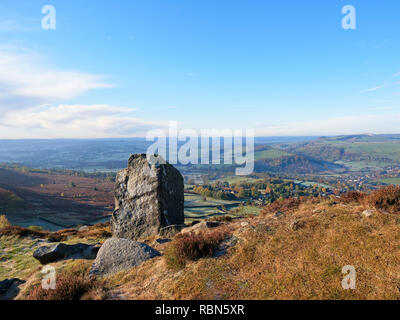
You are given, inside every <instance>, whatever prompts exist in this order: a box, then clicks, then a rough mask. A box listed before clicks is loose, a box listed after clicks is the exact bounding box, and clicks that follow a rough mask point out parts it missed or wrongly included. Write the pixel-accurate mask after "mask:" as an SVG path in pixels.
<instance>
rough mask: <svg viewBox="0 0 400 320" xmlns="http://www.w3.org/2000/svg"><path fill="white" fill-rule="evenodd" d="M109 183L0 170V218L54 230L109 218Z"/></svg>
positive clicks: (76, 176) (111, 201)
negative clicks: (0, 216) (4, 215)
mask: <svg viewBox="0 0 400 320" xmlns="http://www.w3.org/2000/svg"><path fill="white" fill-rule="evenodd" d="M112 188H113V182H112V181H108V180H107V179H104V178H102V176H101V175H99V177H85V176H80V175H79V174H78V173H77V172H67V171H65V172H59V171H50V170H49V171H47V170H33V169H28V168H11V167H10V168H0V214H1V213H3V214H7V218H8V219H9V220H10V221H11V222H12V223H13V224H16V225H21V226H26V227H27V226H31V225H35V226H41V227H43V228H45V229H49V230H58V229H63V228H68V227H71V226H76V225H79V224H93V223H96V222H99V221H101V219H102V218H104V217H105V216H107V215H109V214H111V211H112V207H113V205H114V199H113V197H112V194H111V192H110V191H111V190H112Z"/></svg>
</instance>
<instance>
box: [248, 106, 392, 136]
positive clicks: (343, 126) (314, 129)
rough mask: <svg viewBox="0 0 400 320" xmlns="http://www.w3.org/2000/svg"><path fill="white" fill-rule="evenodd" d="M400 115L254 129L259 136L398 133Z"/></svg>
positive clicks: (291, 123)
mask: <svg viewBox="0 0 400 320" xmlns="http://www.w3.org/2000/svg"><path fill="white" fill-rule="evenodd" d="M399 121H400V113H398V112H397V113H386V114H383V115H376V114H369V115H368V114H361V115H356V116H343V117H333V118H327V119H326V118H324V119H313V120H308V121H291V122H284V123H280V124H272V125H267V126H264V127H259V128H258V129H256V134H257V135H259V136H295V135H302V136H306V135H316V136H317V135H338V134H361V133H366V132H374V133H399V125H398V123H399Z"/></svg>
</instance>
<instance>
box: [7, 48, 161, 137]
mask: <svg viewBox="0 0 400 320" xmlns="http://www.w3.org/2000/svg"><path fill="white" fill-rule="evenodd" d="M112 87H114V86H113V85H112V84H110V83H107V82H106V81H105V77H104V76H103V75H95V74H90V73H85V72H81V71H75V70H60V69H57V68H52V67H49V66H48V65H46V64H45V63H44V62H43V59H42V58H41V57H40V56H39V55H37V54H36V53H35V52H32V51H30V50H29V49H24V48H16V47H12V46H1V45H0V138H4V139H7V138H12V139H16V138H85V137H86V138H101V137H125V136H141V135H145V132H147V130H149V129H151V128H154V127H162V126H163V123H158V122H156V121H147V120H145V119H141V118H138V117H136V116H135V114H134V112H135V109H133V108H127V107H118V106H112V105H108V104H68V103H66V102H68V100H70V99H73V98H74V99H76V98H77V97H79V96H80V95H82V94H83V93H86V92H88V91H91V90H94V89H108V88H112Z"/></svg>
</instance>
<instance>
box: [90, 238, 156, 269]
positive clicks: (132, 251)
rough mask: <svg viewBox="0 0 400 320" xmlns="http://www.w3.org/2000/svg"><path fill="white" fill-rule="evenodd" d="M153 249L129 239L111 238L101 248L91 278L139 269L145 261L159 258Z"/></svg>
mask: <svg viewBox="0 0 400 320" xmlns="http://www.w3.org/2000/svg"><path fill="white" fill-rule="evenodd" d="M159 255H160V253H159V252H158V251H157V250H154V249H153V248H152V247H150V246H148V245H146V244H144V243H141V242H137V241H133V240H129V239H118V238H111V239H108V240H106V242H104V244H103V245H102V246H101V248H100V250H99V252H98V254H97V257H96V260H95V261H94V263H93V265H92V268H91V270H90V275H91V276H107V275H112V274H114V273H117V272H119V271H122V270H127V269H130V268H133V267H137V266H139V265H140V264H142V263H143V262H144V261H146V260H148V259H151V258H154V257H156V256H159Z"/></svg>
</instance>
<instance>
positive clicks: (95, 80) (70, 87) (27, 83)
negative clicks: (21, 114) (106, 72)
mask: <svg viewBox="0 0 400 320" xmlns="http://www.w3.org/2000/svg"><path fill="white" fill-rule="evenodd" d="M103 80H104V76H101V75H93V74H89V73H84V72H79V71H64V70H58V69H55V68H52V67H49V66H47V65H46V64H45V63H44V62H43V60H42V59H41V58H40V57H39V56H38V55H37V54H35V53H33V52H31V51H29V50H26V49H23V48H15V47H9V46H0V110H2V111H4V110H5V109H15V108H18V109H21V108H28V107H32V106H35V105H40V104H44V103H53V102H61V101H64V100H67V99H71V98H75V97H77V96H79V95H81V94H83V93H85V92H87V91H89V90H92V89H100V88H110V87H113V86H112V85H111V84H107V83H105V82H104V81H103Z"/></svg>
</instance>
